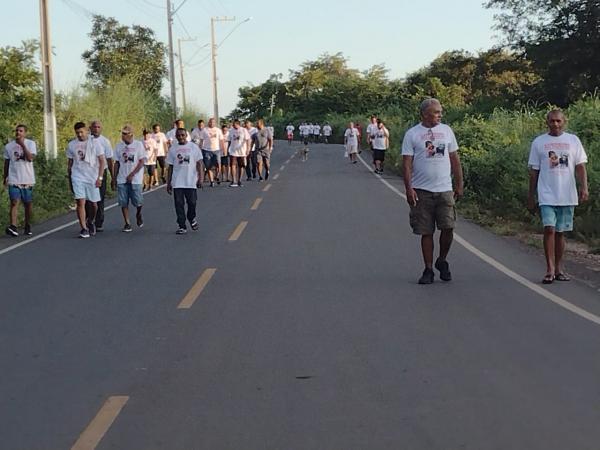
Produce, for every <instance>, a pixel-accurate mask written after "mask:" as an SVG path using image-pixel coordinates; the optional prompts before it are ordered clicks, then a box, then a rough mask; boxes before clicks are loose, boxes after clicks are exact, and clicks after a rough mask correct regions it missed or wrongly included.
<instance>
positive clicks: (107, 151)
mask: <svg viewBox="0 0 600 450" xmlns="http://www.w3.org/2000/svg"><path fill="white" fill-rule="evenodd" d="M92 139H94V140H95V141H96V142H98V144H99V145H100V147H102V150H104V157H105V158H106V159H112V158H114V153H113V148H112V145H111V144H110V141H109V140H108V138H106V137H105V136H102V135H100V136H98V137H94V136H92Z"/></svg>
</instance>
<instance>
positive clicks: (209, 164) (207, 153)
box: [202, 150, 219, 169]
mask: <svg viewBox="0 0 600 450" xmlns="http://www.w3.org/2000/svg"><path fill="white" fill-rule="evenodd" d="M202 158H203V159H204V166H205V167H206V168H207V169H212V168H213V167H216V166H218V165H219V154H218V153H217V152H213V151H211V150H202Z"/></svg>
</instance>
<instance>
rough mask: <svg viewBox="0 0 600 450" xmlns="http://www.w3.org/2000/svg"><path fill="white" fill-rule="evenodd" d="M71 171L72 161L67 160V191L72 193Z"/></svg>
mask: <svg viewBox="0 0 600 450" xmlns="http://www.w3.org/2000/svg"><path fill="white" fill-rule="evenodd" d="M72 170H73V160H72V159H71V158H69V159H67V177H68V178H69V189H71V192H73V180H72V179H71V171H72Z"/></svg>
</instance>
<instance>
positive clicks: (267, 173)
mask: <svg viewBox="0 0 600 450" xmlns="http://www.w3.org/2000/svg"><path fill="white" fill-rule="evenodd" d="M268 179H269V171H268V170H267V171H266V172H265V181H267V180H268Z"/></svg>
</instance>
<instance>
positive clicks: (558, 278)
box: [554, 273, 571, 281]
mask: <svg viewBox="0 0 600 450" xmlns="http://www.w3.org/2000/svg"><path fill="white" fill-rule="evenodd" d="M554 279H555V280H556V281H571V279H570V278H569V277H568V276H567V275H565V274H564V273H557V274H556V276H555V277H554Z"/></svg>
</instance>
